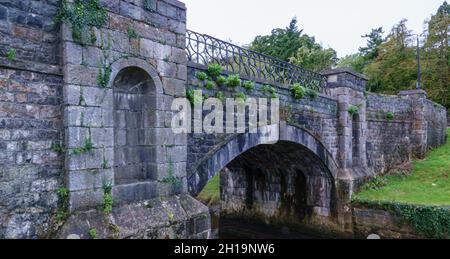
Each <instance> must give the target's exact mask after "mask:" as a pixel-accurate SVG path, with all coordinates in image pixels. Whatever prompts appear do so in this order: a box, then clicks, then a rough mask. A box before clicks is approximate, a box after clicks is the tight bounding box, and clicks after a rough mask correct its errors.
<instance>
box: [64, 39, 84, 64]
mask: <svg viewBox="0 0 450 259" xmlns="http://www.w3.org/2000/svg"><path fill="white" fill-rule="evenodd" d="M82 62H83V48H82V47H81V46H80V45H79V44H76V43H73V42H66V43H64V51H63V64H71V65H81V63H82Z"/></svg>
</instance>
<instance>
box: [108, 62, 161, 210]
mask: <svg viewBox="0 0 450 259" xmlns="http://www.w3.org/2000/svg"><path fill="white" fill-rule="evenodd" d="M127 64H129V63H127ZM155 82H156V81H155V79H154V78H152V77H151V76H150V74H149V73H148V72H147V71H146V70H144V69H143V68H141V67H138V66H129V67H124V68H122V69H121V70H120V71H118V72H117V73H115V77H114V81H113V83H112V87H113V93H114V98H113V102H114V108H113V117H114V199H115V201H117V202H118V203H130V202H136V201H141V200H147V199H151V198H154V197H156V196H157V194H158V193H157V185H156V183H155V181H156V179H157V165H156V160H157V156H156V146H155V145H154V142H155V141H154V140H155V137H156V135H155V134H156V132H155V125H156V116H155V115H156V109H157V92H158V88H157V83H155Z"/></svg>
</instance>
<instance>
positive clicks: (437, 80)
mask: <svg viewBox="0 0 450 259" xmlns="http://www.w3.org/2000/svg"><path fill="white" fill-rule="evenodd" d="M449 28H450V5H449V4H448V3H447V2H444V3H443V4H442V5H441V6H440V7H439V9H438V11H437V13H436V14H435V15H433V16H432V17H431V19H430V20H429V21H428V28H427V30H426V32H425V34H426V40H425V44H424V51H423V52H424V53H423V61H424V62H423V66H422V67H423V73H422V74H423V77H422V78H423V86H424V88H425V89H426V91H427V92H428V95H429V97H430V99H432V100H434V101H436V102H439V103H441V104H443V105H445V106H446V107H447V108H450V48H449V41H450V31H449Z"/></svg>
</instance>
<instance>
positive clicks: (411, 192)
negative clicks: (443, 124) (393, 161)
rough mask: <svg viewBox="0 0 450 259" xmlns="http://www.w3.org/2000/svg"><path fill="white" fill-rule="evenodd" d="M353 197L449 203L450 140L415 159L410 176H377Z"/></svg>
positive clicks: (405, 201)
mask: <svg viewBox="0 0 450 259" xmlns="http://www.w3.org/2000/svg"><path fill="white" fill-rule="evenodd" d="M447 134H448V135H450V129H449V130H448V133H447ZM355 200H357V201H378V202H390V203H392V202H395V203H404V204H414V205H427V206H450V141H447V144H446V145H445V146H443V147H440V148H437V149H435V150H432V151H430V152H429V154H428V155H427V158H426V159H424V160H416V161H414V162H413V171H412V174H411V175H407V176H405V175H395V174H394V175H390V176H385V177H381V178H377V179H375V180H374V181H373V182H372V183H369V184H368V185H366V188H365V189H364V190H363V191H362V192H360V193H358V194H357V195H356V197H355Z"/></svg>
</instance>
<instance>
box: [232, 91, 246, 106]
mask: <svg viewBox="0 0 450 259" xmlns="http://www.w3.org/2000/svg"><path fill="white" fill-rule="evenodd" d="M235 98H236V100H237V101H238V102H240V103H244V104H245V102H246V101H247V96H246V95H245V94H244V93H242V92H239V93H237V94H236V95H235Z"/></svg>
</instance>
